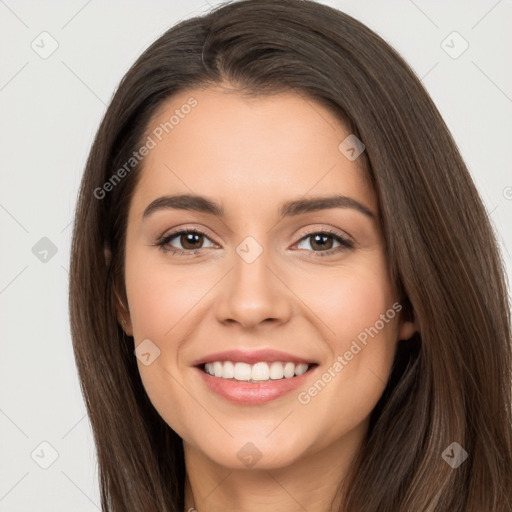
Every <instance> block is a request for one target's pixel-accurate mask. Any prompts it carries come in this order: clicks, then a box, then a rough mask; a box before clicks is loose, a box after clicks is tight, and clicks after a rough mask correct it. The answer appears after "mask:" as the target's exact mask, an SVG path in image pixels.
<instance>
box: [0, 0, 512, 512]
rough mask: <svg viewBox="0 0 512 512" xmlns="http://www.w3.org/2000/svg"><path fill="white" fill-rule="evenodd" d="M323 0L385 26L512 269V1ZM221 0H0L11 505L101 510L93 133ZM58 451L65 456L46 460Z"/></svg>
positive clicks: (0, 214) (1, 428)
mask: <svg viewBox="0 0 512 512" xmlns="http://www.w3.org/2000/svg"><path fill="white" fill-rule="evenodd" d="M209 3H210V5H217V4H218V3H219V2H216V1H213V0H210V2H209ZM323 3H325V4H327V5H330V6H333V7H336V8H339V9H340V10H343V11H345V12H347V13H349V14H351V15H352V16H354V17H355V18H357V19H359V20H361V21H362V22H363V23H365V24H366V25H368V26H369V27H370V28H372V29H373V30H375V31H376V32H377V33H379V34H380V35H381V36H382V37H383V38H384V39H386V40H387V41H388V42H389V43H390V44H391V45H392V46H394V47H395V48H396V49H397V50H398V51H399V52H400V53H401V54H402V55H403V56H404V57H405V59H406V60H407V61H408V62H409V63H410V64H411V66H412V67H413V69H414V70H415V71H416V73H417V74H418V76H419V77H420V78H421V79H422V80H423V83H424V84H425V86H426V88H427V89H428V91H429V92H430V94H431V96H432V98H433V99H434V101H435V103H436V104H437V105H438V108H439V110H440V111H441V113H442V115H443V117H444V118H445V120H446V122H447V124H448V127H449V128H450V129H451V131H452V133H453V135H454V138H455V140H456V141H457V144H458V145H459V148H460V150H461V152H462V155H463V156H464V158H465V159H466V162H467V164H468V166H469V168H470V170H471V173H472V175H473V178H474V180H475V182H476V185H477V187H478V189H479V191H480V193H481V195H482V197H483V199H484V201H485V204H486V206H487V208H488V210H489V212H490V213H491V219H492V221H493V223H494V225H495V227H496V230H497V233H498V237H499V240H500V244H501V247H502V252H503V258H504V261H505V263H506V265H507V269H508V274H509V275H511V269H512V261H511V258H510V254H509V252H511V247H512V230H511V229H510V226H511V225H512V222H511V221H512V175H511V174H512V173H511V172H510V169H511V168H510V164H511V153H510V145H511V141H512V123H511V114H512V99H511V97H512V71H511V67H510V61H511V59H510V49H511V48H512V35H511V32H510V26H511V25H512V1H511V0H500V1H496V0H480V1H476V0H473V1H467V0H466V1H462V0H457V1H450V2H447V1H441V0H438V1H430V2H429V1H426V0H414V1H412V0H395V1H388V2H380V1H378V0H365V1H356V0H354V1H348V0H346V1H345V0H338V1H325V2H323ZM210 5H208V3H205V2H204V1H203V0H198V1H186V0H182V1H179V0H175V1H155V0H153V1H152V2H142V1H129V2H126V1H124V2H122V1H121V0H116V1H111V2H109V3H108V4H107V3H106V2H100V1H99V0H90V1H85V0H73V1H67V2H64V1H61V2H57V1H53V2H31V1H28V0H25V1H23V0H20V1H16V0H5V1H3V0H0V52H1V53H0V59H1V60H0V62H1V68H0V109H1V110H0V112H1V116H0V140H1V148H2V150H1V153H0V158H1V164H0V169H1V176H2V181H1V184H2V186H1V188H0V229H1V233H2V250H1V253H0V254H1V261H0V311H1V315H2V316H1V325H2V328H3V329H4V331H3V335H2V340H1V355H0V511H1V512H21V511H27V510H30V511H31V512H43V511H45V512H46V511H51V512H60V511H63V512H64V511H66V512H68V511H70V510H73V511H74V512H84V511H88V512H94V511H96V510H99V505H98V504H99V492H98V481H97V477H96V459H95V455H94V447H93V442H92V436H91V431H90V425H89V423H88V419H87V417H86V416H85V408H84V404H83V400H82V397H81V394H80V389H79V384H78V378H77V374H76V370H75V363H74V359H73V354H72V347H71V339H70V332H69V327H68V311H67V280H68V265H69V247H70V237H71V224H70V223H71V221H72V217H73V210H74V206H75V199H76V193H77V190H78V185H79V182H80V177H81V174H82V172H83V168H84V164H85V160H86V157H87V154H88V151H89V148H90V145H91V143H92V140H93V135H94V133H95V131H96V129H97V127H98V125H99V123H100V120H101V118H102V116H103V114H104V112H105V109H106V105H107V104H108V103H109V101H110V98H111V96H112V94H113V92H114V90H115V88H116V87H117V85H118V83H119V81H120V80H121V78H122V76H123V75H124V73H125V72H126V71H127V70H128V68H129V67H130V66H131V65H132V64H133V62H134V61H135V59H136V58H137V56H138V55H139V54H140V53H141V52H142V51H143V50H144V49H145V48H146V47H147V46H148V45H149V43H151V42H152V41H154V40H155V39H156V38H157V37H158V36H159V35H161V34H162V33H163V32H164V31H165V30H166V29H167V28H169V27H170V26H172V25H174V24H175V23H176V22H178V21H179V20H181V19H183V18H188V17H190V16H191V15H196V14H200V13H203V12H205V11H206V10H208V9H210ZM43 31H47V32H48V33H49V34H51V38H53V39H54V40H55V41H57V43H58V48H57V50H56V51H55V52H54V53H53V54H52V55H50V56H49V57H48V58H46V59H43V58H41V57H40V55H39V54H38V53H36V51H34V49H33V48H32V47H31V44H33V45H34V46H36V47H38V48H39V50H38V51H40V52H42V51H48V50H49V49H51V44H52V41H51V38H50V37H49V36H40V34H41V32H43ZM453 31H456V32H458V33H459V34H460V35H461V36H462V37H463V38H464V39H465V40H466V41H467V42H468V43H469V48H468V49H467V50H466V51H465V52H464V53H463V54H462V55H460V56H459V57H458V58H456V59H454V58H452V57H451V56H450V55H448V53H446V51H445V49H446V50H448V51H451V52H452V53H453V52H457V51H458V50H460V49H461V48H462V46H461V44H463V42H462V40H461V39H457V38H458V36H450V38H448V39H447V40H446V38H447V36H449V35H450V34H451V33H452V32H453ZM44 38H46V39H44ZM444 40H446V42H445V43H443V45H444V48H443V45H442V41H444ZM33 41H34V43H33ZM447 46H448V47H449V46H451V47H452V48H451V49H449V48H448V47H447ZM506 61H507V62H508V64H507V65H506V64H505V63H506ZM43 237H47V238H48V239H49V240H51V242H52V243H53V244H54V245H55V247H56V250H57V252H56V254H55V255H54V256H51V252H50V253H49V254H48V255H47V261H46V262H43V261H41V260H40V259H39V258H40V257H43V255H42V254H40V255H39V257H36V255H35V254H34V253H33V251H32V248H33V247H34V246H35V245H36V244H37V243H38V242H39V241H40V239H41V238H43ZM36 252H37V251H36ZM42 442H46V443H49V444H50V445H51V447H53V448H50V447H49V446H48V445H45V444H43V445H41V443H42ZM52 450H55V451H56V453H57V454H58V458H57V459H56V460H55V461H54V462H53V463H52V464H51V465H50V466H49V467H48V468H47V469H43V468H42V467H41V465H45V464H46V465H47V464H50V463H51V462H52V461H53V458H52V457H53V452H52Z"/></svg>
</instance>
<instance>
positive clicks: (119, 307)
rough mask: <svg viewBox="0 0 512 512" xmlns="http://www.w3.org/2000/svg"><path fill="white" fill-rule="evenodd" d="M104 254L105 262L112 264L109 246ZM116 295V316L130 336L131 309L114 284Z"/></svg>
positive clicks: (131, 334)
mask: <svg viewBox="0 0 512 512" xmlns="http://www.w3.org/2000/svg"><path fill="white" fill-rule="evenodd" d="M104 256H105V264H106V265H107V267H108V266H110V262H111V261H112V252H111V251H110V249H109V248H108V247H105V248H104ZM114 296H115V309H116V317H117V322H118V323H119V325H120V326H121V328H122V329H123V331H124V332H125V333H126V334H127V335H128V336H133V327H132V321H131V317H130V311H129V310H128V308H127V307H126V306H125V305H124V304H123V302H122V301H121V299H120V298H119V296H118V294H117V292H116V290H115V286H114Z"/></svg>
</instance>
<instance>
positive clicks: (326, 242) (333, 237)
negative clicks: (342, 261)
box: [298, 231, 354, 256]
mask: <svg viewBox="0 0 512 512" xmlns="http://www.w3.org/2000/svg"><path fill="white" fill-rule="evenodd" d="M304 241H309V246H310V248H308V247H306V249H307V250H309V251H313V253H316V254H315V256H329V255H331V254H334V253H338V252H341V251H345V250H348V249H352V248H353V247H354V245H353V243H352V242H350V241H349V240H347V239H346V238H344V237H342V236H340V235H339V234H337V233H332V232H323V231H319V232H313V233H309V234H308V235H306V236H304V237H302V238H301V240H300V241H299V243H298V245H300V244H301V243H303V242H304ZM334 243H338V246H333V244H334ZM299 248H300V247H299Z"/></svg>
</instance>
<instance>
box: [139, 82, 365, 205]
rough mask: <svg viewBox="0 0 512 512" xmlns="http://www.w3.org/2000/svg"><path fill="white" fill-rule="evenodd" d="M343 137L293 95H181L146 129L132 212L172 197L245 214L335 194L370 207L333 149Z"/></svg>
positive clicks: (327, 115)
mask: <svg viewBox="0 0 512 512" xmlns="http://www.w3.org/2000/svg"><path fill="white" fill-rule="evenodd" d="M348 135H349V132H348V131H347V129H346V127H345V126H344V125H343V124H342V123H341V121H340V120H339V119H338V118H337V117H336V116H335V115H334V114H333V113H332V112H331V111H330V110H329V109H327V108H325V107H324V106H322V105H320V104H319V103H317V102H315V101H313V100H311V99H309V98H306V97H305V96H303V95H300V94H296V93H292V92H286V93H279V94H275V95H271V96H259V97H251V98H248V97H247V96H242V95H241V94H240V93H238V92H236V91H235V90H228V89H223V88H213V87H212V88H207V89H191V90H188V91H183V92H180V93H179V94H176V95H175V96H173V97H172V98H170V99H169V100H167V101H166V102H165V103H163V104H162V105H161V106H160V108H159V109H158V111H157V112H156V114H155V115H154V116H153V118H152V120H151V121H150V122H149V124H148V126H147V130H146V136H145V137H149V138H150V139H151V141H152V143H151V144H150V145H151V146H152V149H150V150H149V151H148V154H147V155H146V156H145V157H144V159H143V165H142V169H141V171H140V172H141V176H140V180H139V183H138V185H137V189H136V191H135V195H134V198H133V208H135V209H137V210H139V211H141V209H143V208H144V207H145V205H147V203H148V202H150V201H151V200H152V199H154V198H155V197H156V196H158V195H162V194H164V193H177V192H180V193H189V194H198V195H208V196H214V197H218V198H219V199H220V200H221V202H223V203H232V204H233V206H239V207H241V208H245V209H248V208H252V207H255V206H256V204H259V205H266V204H268V205H270V204H274V203H275V202H276V201H278V202H281V201H285V200H288V199H290V198H296V197H302V196H305V195H307V194H312V195H322V194H331V193H333V192H336V193H340V194H346V195H352V196H357V197H358V199H360V200H362V201H365V202H366V204H367V205H368V206H369V207H371V206H373V205H374V197H373V192H372V190H371V188H370V186H369V184H368V181H367V176H366V174H365V173H366V171H365V170H364V169H363V167H362V165H361V164H360V163H359V162H358V161H357V160H356V161H350V160H349V159H348V158H346V156H345V155H344V154H343V153H342V152H341V151H340V149H339V148H338V146H339V145H340V143H341V142H342V141H343V140H344V139H345V138H346V137H347V136H348ZM147 140H149V139H147ZM279 198H281V199H279Z"/></svg>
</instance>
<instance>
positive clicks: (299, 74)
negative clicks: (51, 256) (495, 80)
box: [69, 0, 512, 512]
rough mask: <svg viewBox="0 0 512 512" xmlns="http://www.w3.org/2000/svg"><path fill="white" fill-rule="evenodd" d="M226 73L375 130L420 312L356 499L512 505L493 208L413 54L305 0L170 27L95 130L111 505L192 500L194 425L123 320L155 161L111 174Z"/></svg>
mask: <svg viewBox="0 0 512 512" xmlns="http://www.w3.org/2000/svg"><path fill="white" fill-rule="evenodd" d="M225 82H228V83H230V84H232V85H233V86H234V87H236V88H237V89H238V90H240V91H241V92H243V93H244V94H252V95H267V94H273V93H275V92H282V91H293V92H295V93H297V94H301V95H302V96H303V97H304V98H307V99H308V101H310V102H312V104H313V102H314V101H317V102H320V103H321V104H322V105H325V106H327V107H328V108H330V109H331V110H332V111H333V112H335V113H336V115H337V116H338V118H339V119H340V121H341V122H342V123H344V125H345V126H347V127H348V128H349V129H350V132H351V133H353V134H355V135H356V136H357V137H358V138H359V139H361V140H362V141H363V143H364V144H365V146H366V151H365V152H364V153H363V154H362V156H361V162H362V163H363V164H364V167H365V172H366V173H367V175H368V177H369V179H370V181H371V183H372V186H373V188H374V190H375V192H376V194H377V197H378V201H379V207H380V214H381V226H382V230H383V234H384V238H385V242H386V244H385V247H386V254H387V259H388V266H389V273H390V276H391V278H392V280H393V282H394V283H395V286H396V289H397V290H399V292H400V295H401V303H402V304H404V305H405V306H406V307H405V311H406V314H407V315H409V316H411V315H414V317H415V318H416V320H417V324H418V326H419V332H418V333H416V334H415V335H414V336H413V338H412V339H411V340H408V341H407V342H406V343H403V342H401V343H399V346H398V349H397V353H396V357H395V363H394V366H393V370H392V373H391V375H390V378H389V382H388V384H387V388H386V390H385V391H384V393H383V395H382V397H381V399H380V401H379V403H378V404H377V406H376V408H375V409H374V411H373V412H372V416H371V423H370V428H369V431H368V435H367V438H366V441H365V443H364V445H363V447H362V450H361V451H360V454H359V455H358V457H357V460H356V461H355V462H354V464H353V471H352V472H351V474H350V475H349V476H350V478H349V479H347V480H346V482H345V483H346V496H345V500H344V506H343V508H342V510H343V511H344V512H361V511H363V510H364V511H365V512H420V511H421V512H425V511H436V512H458V511H461V512H462V511H474V512H484V511H485V512H490V511H494V512H505V511H508V512H509V511H510V510H512V509H511V505H510V504H511V502H512V419H511V418H512V414H511V407H512V405H511V404H512V397H511V380H512V378H511V333H510V304H509V302H508V295H507V290H506V282H505V278H504V276H505V271H504V267H503V263H502V261H501V259H500V255H499V252H498V248H497V242H496V238H495V235H494V232H493V229H492V227H491V224H490V221H489V219H488V215H487V212H486V210H485V208H484V206H483V204H482V201H481V199H480V198H479V195H478V193H477V191H476V189H475V186H474V184H473V182H472V180H471V177H470V175H469V172H468V169H467V167H466V165H465V164H464V162H463V160H462V158H461V155H460V154H459V151H458V149H457V146H456V144H455V142H454V140H453V138H452V136H451V135H450V133H449V131H448V129H447V127H446V125H445V123H444V121H443V119H442V118H441V116H440V114H439V112H438V110H437V108H436V107H435V105H434V104H433V102H432V101H431V99H430V97H429V95H428V94H427V92H426V91H425V89H424V88H423V86H422V84H421V82H420V80H419V79H418V78H417V76H416V75H415V74H414V72H413V71H412V70H411V69H410V67H409V66H408V65H407V64H406V63H405V62H404V60H403V59H402V58H401V57H400V56H399V54H398V53H396V52H395V51H394V50H393V49H392V48H391V47H390V46H389V45H388V44H387V43H386V42H385V41H384V40H383V39H381V38H380V37H379V36H378V35H376V34H375V33H374V32H372V31H371V30H369V29H368V28H367V27H366V26H364V25H363V24H361V23H360V22H358V21H357V20H355V19H353V18H352V17H350V16H348V15H346V14H344V13H342V12H340V11H338V10H335V9H333V8H330V7H328V6H325V5H322V4H318V3H315V2H313V1H304V0H272V1H269V0H246V1H239V2H235V3H230V4H223V5H221V6H220V7H217V8H216V9H214V10H212V11H211V12H209V13H207V14H206V15H204V16H201V17H195V18H192V19H188V20H185V21H182V22H180V23H179V24H177V25H176V26H174V27H172V28H171V29H170V30H168V31H167V32H166V33H164V34H163V35H162V36H161V37H159V38H158V40H157V41H155V42H154V43H153V44H152V45H151V46H150V47H149V48H148V49H147V50H146V51H145V52H144V53H143V54H142V55H141V56H140V58H139V59H138V60H137V61H136V62H135V64H134V65H133V66H132V68H131V69H130V70H129V71H128V73H127V74H126V76H125V77H124V78H123V80H122V82H121V84H120V86H119V88H118V90H117V91H116V93H115V95H114V97H113V99H112V102H111V104H110V106H109V107H108V110H107V112H106V114H105V117H104V119H103V121H102V123H101V125H100V127H99V130H98V132H97V135H96V138H95V141H94V144H93V146H92V149H91V152H90V155H89V158H88V161H87V165H86V169H85V172H84V175H83V179H82V183H81V188H80V192H79V198H78V204H77V209H76V217H75V224H74V231H73V240H72V251H71V264H70V295H69V306H70V319H71V332H72V338H73V346H74V352H75V357H76V363H77V367H78V372H79V377H80V381H81V387H82V392H83V395H84V398H85V402H86V406H87V410H88V413H89V417H90V421H91V424H92V428H93V433H94V439H95V443H96V448H97V458H98V463H99V474H100V486H101V502H102V508H103V510H104V511H111V512H125V511H126V512H127V511H130V512H144V511H147V512H149V511H151V512H154V511H156V510H158V511H160V512H166V511H174V512H178V511H179V512H181V511H182V510H183V507H184V479H185V467H184V460H183V448H182V441H181V438H180V437H179V436H178V435H177V434H176V433H175V432H174V431H173V430H172V429H171V428H170V427H169V426H168V425H167V424H166V423H165V422H164V421H163V420H162V418H161V417H160V416H159V414H158V413H157V411H156V410H155V409H154V407H153V406H152V404H151V403H150V401H149V399H148V397H147V395H146V392H145V390H144V388H143V385H142V382H141V379H140V377H139V373H138V369H137V365H136V360H135V356H134V353H133V350H134V340H133V338H132V337H129V336H126V335H125V333H124V332H123V330H122V329H121V327H120V325H119V324H118V322H117V319H116V310H115V301H116V300H117V299H116V294H119V295H120V299H121V301H122V302H123V303H124V304H126V303H127V301H126V292H125V289H124V249H125V233H126V227H127V213H128V208H129V203H130V198H131V197H132V194H133V191H134V188H135V186H136V183H137V176H138V175H139V174H140V169H141V165H143V161H142V162H140V163H138V164H137V165H134V166H133V168H130V169H128V170H127V171H126V172H125V173H122V179H118V180H117V181H115V182H114V181H112V178H113V175H114V174H115V173H116V171H117V170H118V169H120V168H122V167H123V166H125V170H126V162H128V161H129V159H130V157H131V156H132V155H133V152H134V151H136V150H137V149H138V148H139V147H140V146H141V144H142V143H143V140H144V136H145V135H146V134H147V129H148V123H149V122H150V119H151V116H152V115H153V114H154V113H155V111H156V109H157V108H158V107H159V106H161V104H162V102H163V101H164V100H167V99H169V98H170V97H171V96H172V95H173V94H175V93H177V92H180V91H184V90H187V89H191V88H197V87H203V86H204V87H206V86H209V85H216V84H220V83H225ZM117 176H118V178H119V173H118V174H117ZM109 180H110V181H109ZM107 182H109V183H110V184H111V186H110V187H105V186H104V185H105V183H107ZM104 248H109V249H110V251H111V253H112V260H111V261H110V262H107V263H106V261H105V258H104ZM454 442H457V443H458V444H459V445H461V446H462V447H463V448H464V450H465V451H466V452H467V454H468V458H467V459H466V460H465V461H464V463H462V464H461V465H460V466H459V467H457V468H456V469H454V468H452V467H451V466H450V465H449V464H447V462H445V460H444V459H443V457H442V454H443V453H444V452H445V450H446V449H447V448H449V447H450V445H451V444H452V443H454ZM341 485H342V483H341V482H340V488H341Z"/></svg>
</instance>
